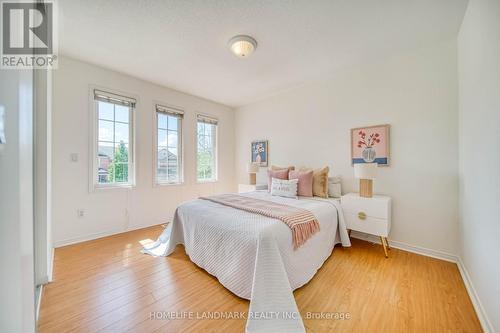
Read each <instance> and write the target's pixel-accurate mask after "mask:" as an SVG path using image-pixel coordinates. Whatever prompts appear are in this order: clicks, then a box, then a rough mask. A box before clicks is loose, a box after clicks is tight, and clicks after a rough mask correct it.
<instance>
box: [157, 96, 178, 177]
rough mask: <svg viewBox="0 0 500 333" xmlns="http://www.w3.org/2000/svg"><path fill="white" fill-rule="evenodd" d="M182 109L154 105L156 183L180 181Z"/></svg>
mask: <svg viewBox="0 0 500 333" xmlns="http://www.w3.org/2000/svg"><path fill="white" fill-rule="evenodd" d="M183 117H184V112H183V111H182V110H179V109H176V108H172V107H167V106H162V105H159V104H157V105H156V183H157V184H179V183H182V118H183Z"/></svg>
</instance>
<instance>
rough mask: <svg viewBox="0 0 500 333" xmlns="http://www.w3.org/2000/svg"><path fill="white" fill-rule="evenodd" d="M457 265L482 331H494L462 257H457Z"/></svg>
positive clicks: (488, 332)
mask: <svg viewBox="0 0 500 333" xmlns="http://www.w3.org/2000/svg"><path fill="white" fill-rule="evenodd" d="M457 266H458V270H459V271H460V275H462V280H463V281H464V284H465V288H466V289H467V292H468V293H469V297H470V299H471V301H472V304H473V305H474V309H475V310H476V313H477V317H478V318H479V322H480V323H481V327H482V328H483V331H484V333H493V332H495V330H494V329H493V325H492V324H491V321H490V320H489V318H488V315H487V314H486V311H484V308H483V305H482V303H481V300H480V299H479V295H478V294H477V292H476V289H475V288H474V285H473V284H472V280H471V279H470V276H469V272H468V271H467V268H466V267H465V265H464V263H463V261H462V258H460V257H459V258H458V262H457Z"/></svg>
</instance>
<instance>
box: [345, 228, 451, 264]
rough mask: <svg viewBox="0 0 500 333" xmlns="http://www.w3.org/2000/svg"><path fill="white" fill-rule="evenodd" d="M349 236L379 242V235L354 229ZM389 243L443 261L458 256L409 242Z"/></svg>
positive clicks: (391, 241)
mask: <svg viewBox="0 0 500 333" xmlns="http://www.w3.org/2000/svg"><path fill="white" fill-rule="evenodd" d="M351 237H353V238H357V239H361V240H365V241H369V242H372V243H377V244H381V243H380V238H379V237H377V236H373V235H368V234H363V233H360V232H356V231H353V232H352V233H351ZM389 245H390V246H391V247H393V248H395V249H400V250H404V251H408V252H412V253H416V254H421V255H423V256H426V257H431V258H436V259H441V260H445V261H449V262H453V263H457V262H458V256H456V255H454V254H451V253H447V252H442V251H437V250H432V249H427V248H425V247H420V246H416V245H411V244H407V243H403V242H398V241H394V240H389Z"/></svg>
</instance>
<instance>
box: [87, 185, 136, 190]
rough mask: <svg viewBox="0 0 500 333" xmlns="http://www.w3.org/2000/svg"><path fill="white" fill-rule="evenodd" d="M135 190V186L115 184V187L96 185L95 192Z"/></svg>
mask: <svg viewBox="0 0 500 333" xmlns="http://www.w3.org/2000/svg"><path fill="white" fill-rule="evenodd" d="M133 188H135V184H113V185H102V184H101V185H98V184H94V191H101V190H104V191H107V190H126V189H133Z"/></svg>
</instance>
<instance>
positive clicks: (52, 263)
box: [48, 246, 56, 282]
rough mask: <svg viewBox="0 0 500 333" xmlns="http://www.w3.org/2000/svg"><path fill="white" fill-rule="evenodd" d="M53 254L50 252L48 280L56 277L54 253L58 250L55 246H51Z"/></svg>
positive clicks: (50, 280)
mask: <svg viewBox="0 0 500 333" xmlns="http://www.w3.org/2000/svg"><path fill="white" fill-rule="evenodd" d="M50 250H51V252H52V253H51V254H50V262H49V276H48V282H52V281H53V277H54V254H55V252H56V251H54V246H52V247H51V248H50Z"/></svg>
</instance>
